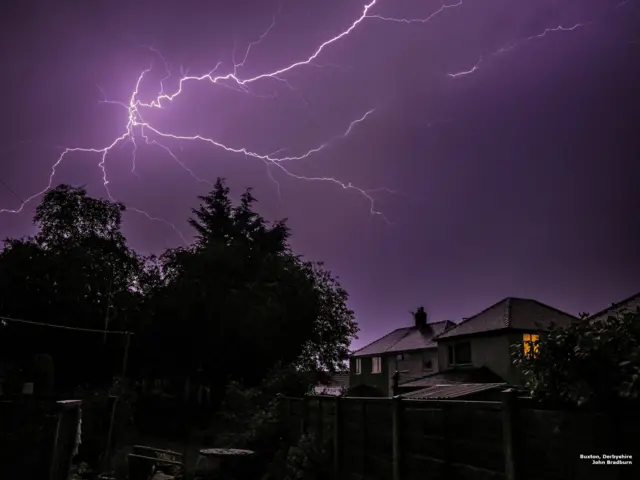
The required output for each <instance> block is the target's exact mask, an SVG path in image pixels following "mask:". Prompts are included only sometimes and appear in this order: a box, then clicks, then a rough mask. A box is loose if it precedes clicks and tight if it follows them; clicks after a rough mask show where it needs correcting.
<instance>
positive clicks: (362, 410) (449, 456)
mask: <svg viewBox="0 0 640 480" xmlns="http://www.w3.org/2000/svg"><path fill="white" fill-rule="evenodd" d="M503 395H504V398H503V400H502V401H501V402H488V401H482V402H479V401H455V400H446V401H436V400H410V399H400V398H393V399H390V398H350V397H342V398H339V397H326V396H307V397H305V398H304V399H300V398H284V399H283V402H282V409H283V418H284V419H285V421H286V422H287V423H288V425H289V429H290V430H291V431H292V432H293V433H294V434H301V433H311V434H314V435H315V436H316V438H317V439H318V440H319V441H321V442H323V443H325V442H326V443H325V445H328V450H329V452H328V453H329V455H330V457H331V461H332V462H333V468H334V472H335V473H336V478H340V479H345V480H347V479H348V480H351V479H353V480H414V479H415V480H418V479H420V480H440V479H442V480H454V479H473V480H489V479H491V480H493V479H496V480H497V479H501V480H502V479H504V480H516V479H518V480H529V479H531V480H534V479H535V480H540V478H544V480H556V479H557V480H560V479H574V478H575V479H581V480H592V479H607V480H616V479H617V480H621V479H627V478H629V479H631V478H640V469H639V463H638V462H639V461H640V442H639V440H638V438H639V437H640V435H639V434H638V426H640V423H639V422H638V420H640V413H639V412H633V413H628V414H627V413H625V414H624V415H621V414H620V412H618V413H617V414H615V415H614V414H607V413H594V412H580V411H555V410H544V409H540V407H536V406H535V405H533V404H532V403H531V402H527V401H525V400H519V399H517V398H516V397H515V395H514V393H513V392H505V393H504V394H503ZM634 453H638V454H639V456H638V459H637V460H636V459H631V461H632V462H634V461H635V465H634V464H633V463H632V464H631V465H611V464H606V459H605V458H604V457H601V458H602V459H603V460H604V461H605V464H604V465H594V464H593V460H591V459H585V458H581V457H580V455H601V456H602V455H632V456H633V455H634ZM626 460H627V461H628V460H629V459H626Z"/></svg>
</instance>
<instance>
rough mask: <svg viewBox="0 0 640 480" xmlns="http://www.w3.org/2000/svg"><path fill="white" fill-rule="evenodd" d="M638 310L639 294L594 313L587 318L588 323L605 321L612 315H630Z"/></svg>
mask: <svg viewBox="0 0 640 480" xmlns="http://www.w3.org/2000/svg"><path fill="white" fill-rule="evenodd" d="M638 308H640V293H636V294H635V295H632V296H630V297H629V298H625V299H624V300H622V301H621V302H618V303H613V304H611V306H610V307H607V308H605V309H603V310H600V311H599V312H596V313H594V314H593V315H591V316H590V317H589V321H597V320H606V319H607V318H609V317H610V316H612V315H616V314H618V313H625V312H630V313H632V312H634V311H635V310H636V309H638Z"/></svg>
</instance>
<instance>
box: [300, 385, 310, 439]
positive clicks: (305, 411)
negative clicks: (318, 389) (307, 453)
mask: <svg viewBox="0 0 640 480" xmlns="http://www.w3.org/2000/svg"><path fill="white" fill-rule="evenodd" d="M309 400H310V397H309V395H306V394H305V396H304V397H302V422H301V429H300V430H301V433H302V435H306V434H307V431H308V430H309Z"/></svg>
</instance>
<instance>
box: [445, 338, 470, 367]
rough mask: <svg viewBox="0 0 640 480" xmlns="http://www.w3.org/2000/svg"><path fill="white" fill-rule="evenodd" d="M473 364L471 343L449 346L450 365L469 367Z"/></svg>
mask: <svg viewBox="0 0 640 480" xmlns="http://www.w3.org/2000/svg"><path fill="white" fill-rule="evenodd" d="M470 363H471V344H470V343H469V342H464V343H456V344H455V345H449V365H469V364H470Z"/></svg>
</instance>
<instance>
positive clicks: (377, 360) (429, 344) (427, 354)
mask: <svg viewBox="0 0 640 480" xmlns="http://www.w3.org/2000/svg"><path fill="white" fill-rule="evenodd" d="M454 326H455V323H453V322H451V321H449V320H445V321H441V322H433V323H428V322H427V313H426V312H425V310H424V308H419V309H418V310H417V311H416V312H415V314H414V324H413V325H412V326H410V327H404V328H398V329H396V330H394V331H392V332H391V333H388V334H387V335H385V336H384V337H382V338H380V339H378V340H376V341H374V342H372V343H370V344H369V345H367V346H365V347H363V348H361V349H359V350H357V351H355V352H353V354H352V355H351V357H350V359H349V386H350V388H349V395H350V396H384V397H388V396H391V394H392V388H393V375H394V373H395V372H396V370H397V371H399V372H401V374H402V376H403V378H404V379H411V378H420V377H422V376H424V375H426V374H428V373H432V372H437V371H438V345H437V343H436V342H435V340H434V338H435V337H436V336H437V335H439V334H442V333H444V332H445V331H447V329H450V328H452V327H454Z"/></svg>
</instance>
